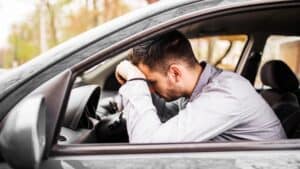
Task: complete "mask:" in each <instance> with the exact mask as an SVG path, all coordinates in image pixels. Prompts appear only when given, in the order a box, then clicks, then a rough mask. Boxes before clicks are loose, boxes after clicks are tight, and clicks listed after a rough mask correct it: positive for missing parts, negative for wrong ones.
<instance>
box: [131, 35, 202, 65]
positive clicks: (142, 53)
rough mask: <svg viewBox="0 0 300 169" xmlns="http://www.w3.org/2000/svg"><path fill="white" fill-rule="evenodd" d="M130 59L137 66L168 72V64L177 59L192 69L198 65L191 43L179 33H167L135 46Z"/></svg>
mask: <svg viewBox="0 0 300 169" xmlns="http://www.w3.org/2000/svg"><path fill="white" fill-rule="evenodd" d="M129 59H130V60H131V62H132V63H133V64H135V65H138V64H139V63H142V64H145V65H147V66H148V67H149V68H151V69H152V70H153V69H155V70H159V69H160V70H166V69H167V66H168V62H169V61H171V60H175V59H180V60H182V61H184V62H185V63H187V64H188V66H191V67H194V66H195V65H196V64H197V60H196V58H195V56H194V53H193V50H192V47H191V44H190V42H189V41H188V39H187V38H186V37H185V36H184V35H183V34H181V33H180V32H178V31H172V32H168V33H165V34H163V35H161V36H159V37H156V38H153V39H151V40H148V41H146V42H144V43H142V44H140V45H137V46H135V47H134V48H133V49H132V53H131V54H130V56H129Z"/></svg>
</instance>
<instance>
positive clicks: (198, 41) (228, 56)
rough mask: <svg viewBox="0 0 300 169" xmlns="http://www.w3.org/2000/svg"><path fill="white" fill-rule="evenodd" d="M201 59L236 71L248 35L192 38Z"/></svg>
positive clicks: (197, 56)
mask: <svg viewBox="0 0 300 169" xmlns="http://www.w3.org/2000/svg"><path fill="white" fill-rule="evenodd" d="M190 42H191V44H192V48H193V51H194V53H195V55H196V58H197V59H198V60H199V61H203V60H204V61H207V62H208V63H210V64H212V65H215V66H217V67H219V68H222V69H225V70H230V71H234V69H235V67H236V65H237V63H238V61H239V58H240V56H241V54H242V51H243V49H244V46H245V44H246V42H247V36H246V35H226V36H208V37H201V38H194V39H190Z"/></svg>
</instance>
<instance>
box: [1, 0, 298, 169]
mask: <svg viewBox="0 0 300 169" xmlns="http://www.w3.org/2000/svg"><path fill="white" fill-rule="evenodd" d="M299 16H300V1H297V0H264V1H261V0H204V1H197V0H182V1H168V2H167V1H162V2H159V3H156V4H154V5H150V6H149V7H146V8H143V9H140V10H137V11H134V12H132V13H129V14H127V15H124V16H122V17H120V18H117V19H115V20H113V21H111V22H108V23H106V24H104V25H101V26H99V27H97V28H94V29H92V30H90V31H88V32H85V33H83V34H81V35H79V36H77V37H75V38H73V39H71V40H69V41H67V42H65V43H63V44H61V45H59V46H57V47H55V48H53V49H51V50H49V51H48V52H46V53H44V54H42V55H41V56H39V57H37V58H35V59H33V60H32V61H30V62H28V63H26V64H24V65H22V66H20V67H18V68H16V69H13V70H10V71H7V72H5V73H4V74H1V77H0V129H1V130H0V147H1V149H0V150H1V156H0V168H43V169H44V168H45V169H46V168H55V169H60V168H64V169H71V168H72V169H73V168H74V169H75V168H76V169H77V168H78V169H79V168H82V169H93V168H119V169H121V168H158V169H159V168H247V169H250V168H253V169H256V168H261V169H262V168H268V169H269V168H284V169H286V168H291V169H292V168H299V167H300V140H299V137H300V134H299V133H300V131H299V124H300V116H299V114H300V111H299V110H300V108H299V95H300V92H299V80H298V79H297V75H296V74H297V72H299V70H300V68H299V60H300V55H299V54H298V53H299V51H300V50H298V49H299V48H298V47H299V39H298V37H297V36H300V17H299ZM171 30H178V31H180V32H182V33H183V34H185V35H186V37H188V38H189V39H190V40H191V41H192V40H195V39H199V38H200V41H199V43H202V41H201V40H209V41H210V42H212V41H211V40H213V42H214V43H215V44H216V43H217V41H214V40H215V39H216V37H218V38H219V39H221V40H227V41H229V42H230V43H229V46H228V45H227V46H228V47H227V49H226V50H223V51H224V52H223V54H219V55H220V57H218V58H217V59H213V57H212V58H210V60H211V64H214V65H216V66H220V67H221V66H222V65H223V68H225V69H226V68H228V66H227V67H226V66H224V65H225V64H226V63H227V64H228V63H229V64H231V63H233V61H234V64H232V66H231V67H230V68H228V69H230V70H232V71H235V72H237V73H239V74H241V75H243V76H244V77H246V78H247V79H248V80H249V81H250V82H251V83H252V84H253V85H254V86H255V84H256V81H257V78H261V79H259V80H258V82H261V83H262V84H263V85H265V86H268V87H267V88H261V87H257V86H255V87H256V88H257V92H260V93H261V94H262V96H263V97H264V98H265V99H266V100H267V101H268V103H269V104H270V106H272V108H273V109H274V111H275V113H276V114H277V115H278V117H279V118H280V120H281V122H282V124H283V127H284V129H285V131H286V133H287V135H288V137H289V138H288V139H285V140H266V141H246V140H245V141H240V142H222V143H209V142H207V143H195V142H193V143H172V144H171V143H170V144H129V143H128V138H127V133H126V123H125V120H124V119H123V118H122V113H120V112H117V111H115V109H114V105H113V103H112V102H111V101H110V98H111V97H113V96H115V95H116V94H117V91H118V88H119V87H120V86H119V84H118V83H117V82H116V79H115V78H114V70H115V67H116V65H117V64H118V63H119V62H120V61H121V60H123V59H126V57H127V55H128V50H130V48H132V47H133V46H135V45H137V44H139V43H141V42H144V41H146V40H148V39H150V38H153V37H155V36H159V35H160V34H161V33H164V32H167V31H171ZM240 35H242V37H245V38H240V37H241V36H240ZM274 35H276V36H275V37H273V36H274ZM271 36H272V37H273V38H272V39H273V41H272V42H274V41H276V42H278V43H276V45H274V43H271V46H270V47H268V48H267V49H268V50H267V49H266V45H267V44H268V40H269V39H270V37H271ZM282 36H289V38H288V39H289V42H291V41H292V40H293V42H295V43H292V45H287V46H280V45H282V44H286V43H287V40H280V43H279V40H278V39H280V38H282ZM201 38H204V39H201ZM241 39H244V41H243V42H244V43H243V45H242V47H241V48H240V52H239V54H233V53H234V51H235V50H234V49H233V48H235V47H234V46H239V45H236V44H238V43H233V42H235V41H242V40H241ZM274 39H275V40H274ZM222 42H223V41H222ZM209 44H212V43H209ZM289 44H290V43H289ZM272 45H273V46H272ZM274 46H280V48H279V49H282V50H283V48H284V50H285V52H284V53H282V52H279V53H280V55H283V54H285V53H288V55H289V56H290V55H291V57H289V56H287V57H284V58H285V59H286V61H287V62H288V63H290V64H285V63H283V62H282V61H280V63H279V64H277V62H276V61H275V62H276V63H273V62H274V60H275V59H272V60H270V61H266V60H265V59H264V58H265V57H267V54H268V53H269V54H270V55H271V54H272V56H273V55H274V56H275V54H274V51H273V49H274V50H275V47H274ZM209 47H211V46H208V48H209ZM273 47H274V48H273ZM297 50H298V53H297ZM219 51H220V50H219V49H216V52H217V53H218V52H219ZM291 51H296V52H291ZM275 52H276V51H275ZM219 53H220V52H219ZM276 56H277V55H276ZM228 57H232V59H231V60H230V59H229V61H228ZM265 62H267V64H264V65H262V63H265ZM270 65H271V66H270ZM290 65H294V66H295V69H294V68H293V67H291V66H290ZM258 82H257V83H258ZM270 93H271V94H270ZM281 96H283V97H281ZM275 98H280V99H275ZM278 105H279V106H278ZM211 106H214V105H211ZM278 107H279V108H278ZM282 112H284V113H282ZM212 123H213V122H212Z"/></svg>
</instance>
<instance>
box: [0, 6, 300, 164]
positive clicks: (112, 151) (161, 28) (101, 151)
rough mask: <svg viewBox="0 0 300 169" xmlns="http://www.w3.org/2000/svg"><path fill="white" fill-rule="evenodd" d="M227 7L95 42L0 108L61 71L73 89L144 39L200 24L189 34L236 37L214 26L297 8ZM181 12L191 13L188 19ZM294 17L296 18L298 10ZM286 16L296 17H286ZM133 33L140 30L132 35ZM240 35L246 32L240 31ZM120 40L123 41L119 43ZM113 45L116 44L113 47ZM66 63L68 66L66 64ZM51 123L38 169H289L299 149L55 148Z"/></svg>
mask: <svg viewBox="0 0 300 169" xmlns="http://www.w3.org/2000/svg"><path fill="white" fill-rule="evenodd" d="M214 4H215V5H217V6H215V7H211V8H207V9H206V10H199V9H202V8H204V7H205V6H208V7H209V6H212V5H214ZM224 4H225V5H224ZM229 4H230V3H229V1H228V2H227V1H224V2H223V1H215V2H212V3H211V2H195V3H190V4H185V5H183V6H181V7H178V8H177V9H171V10H169V11H166V12H165V13H162V14H159V15H156V16H153V17H150V18H146V19H145V20H147V21H143V22H140V25H139V23H137V25H132V26H131V27H126V28H124V29H121V30H120V31H119V32H118V33H116V34H112V37H109V38H107V39H105V41H103V42H101V41H99V43H95V44H93V45H94V46H93V45H91V46H87V47H86V48H85V49H84V50H83V49H82V51H79V52H78V53H74V54H73V55H72V56H73V58H71V57H70V58H65V59H62V60H61V62H58V63H57V64H54V65H51V67H50V66H49V69H46V70H44V72H41V73H40V74H37V75H36V77H33V78H32V79H31V80H29V81H28V82H26V83H24V85H23V86H22V87H20V88H17V89H16V91H15V92H14V93H13V94H11V95H8V97H7V98H6V99H4V100H3V101H4V102H1V103H0V104H1V106H3V105H5V104H7V105H8V108H6V110H8V109H10V107H13V106H14V105H15V103H16V102H12V103H9V102H10V101H11V100H12V98H13V97H17V100H20V99H23V97H24V96H25V95H27V94H28V93H29V92H28V91H31V90H35V89H36V88H37V87H38V86H39V85H41V84H43V85H44V84H45V82H46V81H47V80H49V79H51V78H52V77H55V76H57V74H59V73H61V72H62V71H66V69H67V68H69V69H68V72H69V73H70V74H71V77H70V78H65V79H66V80H67V82H66V84H69V83H73V82H74V80H75V77H76V76H78V75H79V74H80V73H82V72H84V71H86V70H87V69H89V68H91V67H93V66H96V65H97V64H100V63H101V62H102V61H104V60H105V59H107V58H109V57H112V56H114V55H116V54H118V53H120V52H122V51H124V50H127V49H128V48H130V47H132V46H134V45H135V44H137V43H139V42H141V41H143V40H146V39H147V38H150V37H153V36H155V35H158V34H159V33H161V32H165V31H168V30H171V29H175V28H180V27H181V26H184V25H187V24H188V23H195V22H199V25H197V26H195V27H190V28H191V29H192V28H195V29H200V28H202V30H200V31H199V32H200V33H201V31H202V32H204V33H206V34H207V35H211V34H218V33H219V34H220V33H222V31H223V32H224V33H230V32H231V31H232V32H238V31H236V29H230V30H226V28H227V27H223V28H218V27H214V26H215V25H222V21H232V23H235V22H236V20H237V21H239V20H238V18H239V15H241V14H245V15H247V14H249V16H253V15H254V14H261V15H262V16H264V17H267V16H265V15H263V14H264V13H265V11H267V10H270V11H273V12H275V13H276V9H286V10H292V9H293V10H295V9H299V5H300V4H299V3H298V2H296V1H295V2H285V1H276V2H269V3H262V2H261V3H259V4H255V3H252V2H249V3H244V4H242V5H241V4H239V3H236V4H234V3H233V4H232V5H229ZM198 10H199V11H198ZM183 11H190V13H189V12H183ZM283 11H284V10H283ZM295 11H296V13H297V10H295ZM298 11H299V10H298ZM180 12H182V13H180ZM280 12H281V10H280ZM181 14H182V15H181ZM272 14H273V13H272ZM289 14H290V15H291V16H295V15H293V14H291V13H289ZM223 16H229V19H228V18H227V19H228V20H223ZM231 16H234V17H231ZM277 16H278V12H277ZM254 18H255V17H254ZM200 21H206V22H204V23H206V25H204V26H202V25H201V24H202V23H201V22H200ZM285 21H287V19H285ZM252 22H253V23H256V22H258V25H260V26H261V25H262V23H263V20H259V21H256V20H253V21H252ZM146 23H147V24H146ZM156 23H159V24H156ZM144 24H146V25H144ZM151 24H153V25H154V26H153V25H151ZM141 25H144V26H143V28H145V29H144V30H143V29H142V30H143V31H141V29H140V27H139V26H141ZM134 28H136V29H137V28H139V29H138V30H135V32H134ZM128 29H130V30H131V31H129V30H128ZM123 32H126V36H125V38H124V34H123V36H122V33H123ZM130 33H132V36H129V35H128V34H130ZM239 33H248V32H247V31H246V30H242V29H241V30H240V32H239ZM118 35H119V36H118ZM122 37H123V38H124V39H122V40H121V41H120V38H122ZM116 41H118V43H117V42H116ZM100 42H101V43H100ZM253 43H255V40H254V39H251V37H250V41H249V42H248V43H247V44H246V47H245V50H244V51H243V54H242V56H241V59H240V60H239V63H238V65H237V67H238V69H237V70H239V69H242V68H241V67H243V65H245V63H247V62H246V61H247V57H248V56H249V54H250V53H251V51H252V45H253ZM102 45H104V47H105V48H104V47H102V48H99V49H95V48H97V47H99V46H102ZM100 49H101V50H100ZM95 51H98V52H95ZM81 54H83V55H84V54H85V56H88V58H87V59H84V57H83V56H82V55H81ZM67 62H70V63H68V64H66V63H67ZM54 70H55V71H54ZM45 75H47V76H45ZM43 76H45V77H43ZM68 77H69V76H68ZM38 80H40V81H38ZM58 86H59V85H58V84H56V85H53V86H52V87H53V88H56V87H58ZM70 86H71V85H70V84H69V85H68V87H67V88H66V90H62V91H61V92H62V93H61V94H62V95H63V96H64V97H62V101H61V102H64V103H66V102H67V100H68V96H69V94H70V90H71V87H70ZM27 88H28V90H26V91H25V90H24V89H27ZM21 91H23V92H21ZM42 93H43V92H42ZM18 94H20V95H18ZM64 110H65V109H64V108H63V107H62V108H60V110H58V111H59V113H64ZM61 116H62V115H60V117H61ZM55 123H56V124H54V126H52V127H50V128H51V129H52V130H53V129H54V131H55V133H56V134H54V135H52V137H51V138H49V139H52V140H53V141H50V144H48V146H49V149H47V151H46V152H45V158H44V160H43V161H42V162H41V165H40V168H148V167H149V168H150V167H151V168H169V167H170V168H183V167H185V168H201V167H202V168H204V167H205V168H272V167H274V168H275V167H276V168H280V167H282V168H293V167H297V166H298V165H299V155H298V154H299V147H300V143H299V141H298V140H281V141H272V140H270V141H265V142H240V143H176V144H138V145H137V144H126V143H125V144H123V143H122V144H121V143H116V144H69V145H59V144H56V143H57V134H58V132H57V131H58V130H59V129H60V127H61V119H60V118H57V119H56V120H55ZM4 125H5V124H4ZM1 165H2V166H3V167H6V168H9V167H8V166H7V165H6V164H3V163H2V164H1ZM2 166H1V167H2Z"/></svg>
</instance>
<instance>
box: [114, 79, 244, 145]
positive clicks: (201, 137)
mask: <svg viewBox="0 0 300 169" xmlns="http://www.w3.org/2000/svg"><path fill="white" fill-rule="evenodd" d="M119 93H120V94H121V96H122V98H123V104H124V110H123V112H124V115H125V118H126V120H127V130H128V135H129V141H130V142H131V143H166V142H193V141H208V140H210V139H212V138H214V137H216V136H218V135H219V134H221V133H223V132H224V131H226V130H228V129H230V128H232V127H234V126H235V125H237V124H238V123H239V118H240V116H239V113H238V111H237V110H236V108H237V107H239V106H238V104H239V103H238V100H237V99H236V98H234V97H232V96H231V95H230V94H228V95H227V91H222V89H219V90H217V91H216V90H212V91H208V92H205V93H201V97H198V98H197V99H195V100H193V101H192V102H189V103H188V104H187V106H186V108H185V109H183V110H181V111H179V113H178V115H176V116H174V117H173V118H171V119H169V120H168V121H166V122H165V123H161V122H160V120H159V118H158V116H157V112H156V111H157V110H156V108H155V106H154V105H153V103H152V100H151V94H150V91H149V89H148V86H147V84H146V82H143V81H132V82H127V84H125V85H123V86H122V87H121V89H120V91H119ZM220 110H222V111H221V112H220Z"/></svg>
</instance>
